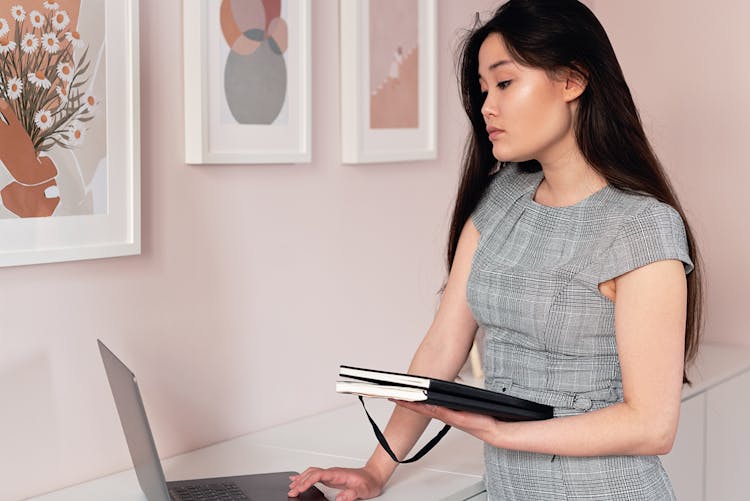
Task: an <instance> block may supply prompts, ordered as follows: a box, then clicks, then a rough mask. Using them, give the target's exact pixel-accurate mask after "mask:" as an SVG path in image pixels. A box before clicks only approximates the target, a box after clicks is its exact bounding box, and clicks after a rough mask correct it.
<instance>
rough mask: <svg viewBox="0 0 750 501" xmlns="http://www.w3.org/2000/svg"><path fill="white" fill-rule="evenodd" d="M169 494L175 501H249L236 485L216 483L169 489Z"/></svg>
mask: <svg viewBox="0 0 750 501" xmlns="http://www.w3.org/2000/svg"><path fill="white" fill-rule="evenodd" d="M169 494H170V495H171V496H172V498H173V499H174V500H175V501H235V500H240V499H250V498H249V497H247V496H245V493H244V492H242V490H240V488H239V487H237V484H231V483H220V484H219V483H217V484H202V485H188V486H185V487H171V488H170V489H169Z"/></svg>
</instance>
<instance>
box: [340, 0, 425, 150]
mask: <svg viewBox="0 0 750 501" xmlns="http://www.w3.org/2000/svg"><path fill="white" fill-rule="evenodd" d="M339 6H340V9H341V16H340V22H341V27H340V28H341V95H342V101H341V122H342V138H341V139H342V140H341V143H342V148H341V156H342V161H343V162H344V163H375V162H397V161H403V160H426V159H433V158H435V157H436V156H437V148H436V133H437V119H436V116H437V103H436V96H437V86H436V82H437V71H436V68H437V66H436V57H437V52H436V12H437V7H436V2H435V0H359V1H356V2H352V1H347V0H341V1H340V3H339Z"/></svg>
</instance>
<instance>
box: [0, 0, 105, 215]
mask: <svg viewBox="0 0 750 501" xmlns="http://www.w3.org/2000/svg"><path fill="white" fill-rule="evenodd" d="M104 10H105V0H54V1H51V0H0V219H10V218H43V217H63V216H87V215H97V214H106V212H107V177H108V176H107V174H108V173H107V162H106V158H107V151H106V113H107V107H106V103H105V101H104V99H103V97H104V95H105V88H106V81H105V78H106V60H105V51H104Z"/></svg>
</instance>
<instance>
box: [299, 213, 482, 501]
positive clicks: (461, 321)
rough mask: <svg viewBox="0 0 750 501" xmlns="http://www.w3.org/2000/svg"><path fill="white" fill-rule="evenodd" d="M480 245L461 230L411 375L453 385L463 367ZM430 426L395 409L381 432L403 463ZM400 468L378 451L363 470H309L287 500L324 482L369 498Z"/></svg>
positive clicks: (344, 499)
mask: <svg viewBox="0 0 750 501" xmlns="http://www.w3.org/2000/svg"><path fill="white" fill-rule="evenodd" d="M478 242H479V232H478V231H477V229H476V228H475V227H474V224H473V223H472V222H471V220H469V221H467V223H466V224H465V225H464V228H463V230H462V231H461V236H460V238H459V241H458V247H457V249H456V256H455V258H454V261H453V267H452V269H451V272H450V274H449V276H448V282H447V284H446V288H445V291H444V292H443V297H442V299H441V301H440V306H439V307H438V311H437V313H436V314H435V318H434V320H433V322H432V325H431V326H430V328H429V329H428V331H427V334H426V335H425V337H424V339H423V340H422V342H421V343H420V345H419V348H417V351H416V353H415V354H414V357H413V359H412V362H411V364H410V366H409V371H408V372H409V373H412V374H419V375H423V376H427V377H433V378H440V379H448V380H453V379H454V378H455V377H456V375H457V374H458V371H459V370H460V369H461V367H462V366H463V364H464V363H465V361H466V357H467V356H468V354H469V350H470V349H471V344H472V341H473V340H474V334H475V332H476V329H477V324H476V322H475V321H474V316H473V315H472V313H471V311H470V310H469V307H468V304H467V302H466V285H467V281H468V278H469V271H470V270H471V263H472V260H473V258H474V251H475V250H476V248H477V244H478ZM428 423H429V419H428V418H425V417H424V416H421V415H419V414H417V413H414V412H411V411H409V410H407V409H402V408H400V407H396V409H395V410H394V411H393V414H392V415H391V418H390V420H389V422H388V425H387V426H386V428H385V430H384V432H383V433H384V434H385V436H386V439H387V440H388V444H389V445H390V446H391V448H392V449H393V452H394V453H395V454H396V456H398V457H400V458H403V457H404V456H405V455H406V454H407V453H408V452H409V451H410V450H411V448H412V447H413V446H414V444H415V443H416V441H417V439H418V438H419V436H420V435H421V434H422V432H423V431H424V429H425V428H426V426H427V424H428ZM396 466H398V465H397V463H394V462H393V460H392V459H391V458H390V456H388V454H387V453H386V452H385V451H384V450H383V448H382V447H380V446H378V447H377V448H376V449H375V451H374V452H373V454H372V456H371V457H370V459H369V460H368V462H367V464H366V466H365V467H364V468H363V469H361V470H351V469H346V468H329V469H320V468H308V469H307V470H305V471H304V472H302V473H301V474H300V475H298V476H296V477H293V478H292V482H291V484H290V486H289V488H290V491H289V495H290V496H297V495H298V494H299V493H301V492H304V491H305V490H307V489H308V488H309V487H310V486H311V485H313V484H314V483H315V482H323V483H324V484H326V485H328V486H330V487H334V488H338V489H343V492H341V493H340V494H339V496H338V497H337V498H336V499H337V501H350V500H354V499H368V498H370V497H374V496H377V495H379V494H380V492H381V490H382V488H383V486H384V485H385V483H386V482H387V481H388V479H389V478H390V477H391V475H392V474H393V472H394V470H395V469H396Z"/></svg>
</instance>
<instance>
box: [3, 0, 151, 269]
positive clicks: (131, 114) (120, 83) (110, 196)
mask: <svg viewBox="0 0 750 501" xmlns="http://www.w3.org/2000/svg"><path fill="white" fill-rule="evenodd" d="M91 12H96V13H97V15H99V16H101V17H100V18H97V19H103V20H104V21H103V26H102V24H101V23H94V24H93V25H91V24H90V26H94V27H95V28H96V29H94V31H99V32H100V36H101V38H102V39H101V40H97V41H96V43H95V44H94V43H93V42H92V43H91V44H90V45H87V47H88V50H89V52H88V54H89V56H90V57H89V61H90V63H91V64H90V66H89V68H95V70H92V69H89V70H88V71H89V72H91V71H93V72H94V73H92V74H93V75H95V76H93V77H90V82H89V83H87V85H86V86H85V88H90V89H92V92H97V90H99V91H101V92H102V93H103V94H104V95H103V96H102V95H101V94H96V100H97V103H96V106H97V107H99V109H100V110H101V111H102V113H101V115H100V117H101V118H99V117H96V119H98V120H101V122H102V123H97V122H96V121H95V120H92V121H88V122H86V123H87V124H89V128H90V129H89V131H90V132H89V134H91V136H89V137H88V138H87V140H91V141H92V144H95V145H97V146H96V147H97V148H99V150H100V151H102V152H104V153H103V154H104V155H105V156H104V157H103V158H101V160H99V162H98V163H97V166H98V167H99V168H100V169H99V171H101V172H104V174H103V178H101V177H100V178H98V179H99V180H98V181H96V183H97V189H101V190H104V191H102V193H106V198H105V197H104V196H102V197H100V199H101V203H102V204H103V205H102V207H103V209H102V210H101V212H96V211H92V214H73V215H58V214H57V212H59V211H58V210H57V209H56V213H53V214H52V215H50V216H48V217H4V218H1V219H0V234H2V236H3V237H2V239H0V266H18V265H29V264H38V263H52V262H62V261H74V260H82V259H95V258H106V257H115V256H127V255H134V254H140V252H141V237H140V230H141V224H140V218H141V214H140V93H139V89H140V75H139V34H138V0H85V1H84V2H82V5H81V10H80V12H79V15H80V18H79V19H83V18H84V16H89V14H90V13H91ZM46 15H47V16H52V14H51V13H46ZM91 16H93V14H91ZM91 16H90V17H91ZM25 21H27V22H28V19H25ZM87 22H88V23H91V19H88V20H87ZM68 29H69V30H70V31H71V32H72V31H73V30H74V27H73V26H71V27H69V28H68ZM60 33H63V31H61V32H60ZM76 34H78V32H77V31H76ZM81 36H83V37H84V40H85V36H86V33H84V32H81ZM84 50H86V48H85V47H81V49H80V50H78V49H76V52H75V55H76V56H75V57H76V58H78V57H80V53H81V52H83V51H84ZM112 62H116V63H115V64H111V63H112ZM107 63H110V64H107ZM102 67H103V68H104V71H100V70H101V69H102ZM102 74H104V76H105V78H104V79H101V75H102ZM50 78H51V77H50ZM102 80H103V81H102ZM27 90H28V89H27ZM71 92H76V91H75V89H71ZM102 100H103V102H102ZM105 109H106V112H104V110H105ZM103 124H105V125H103ZM93 127H96V131H93ZM102 129H104V130H105V131H106V132H104V131H103V130H102ZM99 138H101V141H99V142H96V143H93V141H96V140H98V139H99ZM102 143H104V144H102ZM99 150H98V151H99ZM55 151H56V150H54V149H53V150H51V152H52V153H55ZM73 151H74V150H72V149H71V150H64V149H62V148H60V149H59V150H57V152H56V153H55V154H58V155H61V156H60V157H59V158H61V160H60V161H59V164H58V165H57V171H58V176H62V175H64V174H65V169H66V168H67V167H66V165H70V164H71V163H73V164H76V165H78V169H77V172H78V175H80V174H81V165H80V164H79V160H78V159H72V160H71V157H73V156H74V155H75V153H73ZM61 152H62V153H64V154H65V155H67V156H66V157H64V158H63V157H62V153H61ZM42 156H43V155H40V159H41V157H42ZM56 161H57V160H56ZM6 168H8V167H7V166H6ZM74 170H75V169H74ZM9 171H10V169H9ZM81 181H83V179H82V180H81ZM19 182H20V181H19ZM86 183H88V184H86ZM86 183H84V182H82V183H81V184H82V186H83V187H84V188H85V189H91V188H92V184H93V183H94V181H92V180H86ZM57 184H58V185H59V186H60V192H61V193H60V198H61V201H64V198H65V192H64V191H63V189H62V188H63V185H64V183H62V185H61V182H60V180H59V179H58V183H57ZM60 206H62V203H61V204H60V205H59V206H58V209H59V207H60Z"/></svg>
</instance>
